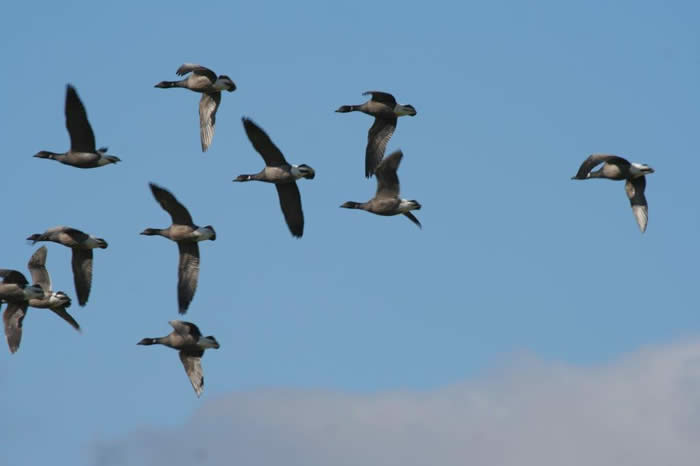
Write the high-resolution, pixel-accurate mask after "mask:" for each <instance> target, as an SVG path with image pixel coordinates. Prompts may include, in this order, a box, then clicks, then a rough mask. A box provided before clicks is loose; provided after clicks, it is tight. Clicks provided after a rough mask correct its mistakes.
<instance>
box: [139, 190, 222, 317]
mask: <svg viewBox="0 0 700 466" xmlns="http://www.w3.org/2000/svg"><path fill="white" fill-rule="evenodd" d="M149 186H150V188H151V192H152V193H153V197H154V198H155V199H156V201H158V203H159V204H160V206H161V207H162V208H163V210H165V211H166V212H168V213H169V214H170V218H171V220H172V224H171V225H170V226H169V227H168V228H163V229H160V228H146V229H145V230H144V231H142V232H141V234H142V235H147V236H163V237H165V238H168V239H169V240H171V241H175V242H176V243H177V246H178V249H179V251H180V263H179V266H178V278H177V300H178V312H179V313H180V314H184V313H185V312H187V308H188V307H189V305H190V303H191V302H192V298H193V297H194V292H195V290H196V289H197V282H198V280H199V245H198V244H197V243H199V242H200V241H206V240H212V241H214V240H216V231H214V227H212V226H211V225H207V226H205V227H200V226H197V225H195V224H194V223H193V221H192V216H191V215H190V213H189V212H188V211H187V209H186V208H185V206H184V205H182V204H181V203H180V202H179V201H178V200H177V199H176V198H175V196H173V195H172V194H171V193H170V192H169V191H168V190H166V189H164V188H162V187H160V186H158V185H156V184H155V183H149Z"/></svg>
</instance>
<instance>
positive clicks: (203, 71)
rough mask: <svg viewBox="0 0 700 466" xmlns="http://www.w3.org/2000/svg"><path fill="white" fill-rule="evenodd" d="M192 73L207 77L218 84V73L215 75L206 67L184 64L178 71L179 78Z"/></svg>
mask: <svg viewBox="0 0 700 466" xmlns="http://www.w3.org/2000/svg"><path fill="white" fill-rule="evenodd" d="M190 71H191V72H192V73H193V74H198V75H201V76H206V77H207V78H208V79H209V80H210V81H211V82H212V83H215V82H216V73H214V72H213V71H212V70H210V69H209V68H207V67H206V66H202V65H197V64H195V63H184V64H182V65H180V68H178V69H177V71H176V73H177V75H178V76H184V75H186V74H187V73H189V72H190Z"/></svg>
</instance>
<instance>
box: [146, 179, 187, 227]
mask: <svg viewBox="0 0 700 466" xmlns="http://www.w3.org/2000/svg"><path fill="white" fill-rule="evenodd" d="M148 186H150V188H151V192H152V193H153V197H154V198H155V199H156V201H158V204H160V206H161V207H162V208H163V210H165V211H166V212H167V213H169V214H170V219H171V220H172V222H173V225H194V223H193V222H192V216H191V215H190V213H189V212H188V211H187V209H186V208H185V206H184V205H182V204H181V203H180V201H178V200H177V199H176V198H175V196H173V195H172V193H171V192H170V191H168V190H167V189H165V188H161V187H160V186H158V185H157V184H155V183H148Z"/></svg>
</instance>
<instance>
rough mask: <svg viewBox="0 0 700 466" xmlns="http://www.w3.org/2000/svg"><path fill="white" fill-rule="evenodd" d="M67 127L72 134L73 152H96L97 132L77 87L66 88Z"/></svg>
mask: <svg viewBox="0 0 700 466" xmlns="http://www.w3.org/2000/svg"><path fill="white" fill-rule="evenodd" d="M65 112H66V129H68V134H69V135H70V150H71V151H73V152H88V153H94V152H95V134H94V133H93V132H92V127H91V126H90V122H89V121H88V117H87V112H86V111H85V106H84V105H83V102H82V101H81V100H80V97H78V93H77V92H76V90H75V88H74V87H73V86H71V85H70V84H68V86H67V88H66V109H65Z"/></svg>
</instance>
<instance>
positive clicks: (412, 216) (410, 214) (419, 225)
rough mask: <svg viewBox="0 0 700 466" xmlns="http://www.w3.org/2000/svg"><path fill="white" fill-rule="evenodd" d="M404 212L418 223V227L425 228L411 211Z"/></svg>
mask: <svg viewBox="0 0 700 466" xmlns="http://www.w3.org/2000/svg"><path fill="white" fill-rule="evenodd" d="M403 214H404V215H405V216H406V217H408V219H409V220H410V221H412V222H413V223H415V224H416V225H418V228H423V225H421V224H420V221H419V220H418V219H417V218H416V216H415V215H413V214H412V213H411V212H404V213H403Z"/></svg>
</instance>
